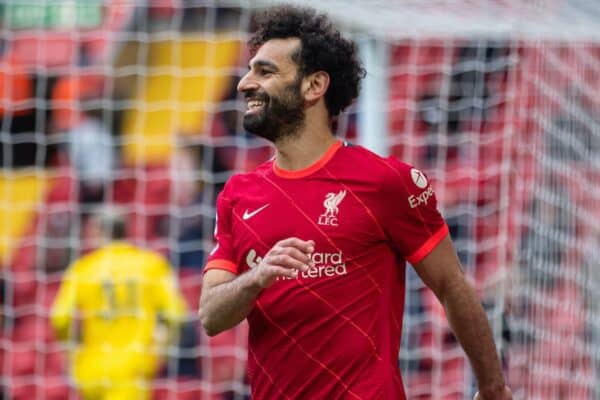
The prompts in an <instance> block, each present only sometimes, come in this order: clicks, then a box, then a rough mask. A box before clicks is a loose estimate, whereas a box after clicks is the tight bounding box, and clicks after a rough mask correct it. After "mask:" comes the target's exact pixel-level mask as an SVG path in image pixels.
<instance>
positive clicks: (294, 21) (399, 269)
mask: <svg viewBox="0 0 600 400" xmlns="http://www.w3.org/2000/svg"><path fill="white" fill-rule="evenodd" d="M257 27H258V29H257V31H256V33H255V34H254V36H253V37H252V39H251V41H250V48H251V51H252V55H253V56H252V59H251V60H250V64H249V71H248V73H247V74H246V75H245V76H244V77H243V78H242V79H241V81H240V82H239V85H238V90H239V91H240V92H242V93H243V94H244V96H245V98H246V101H247V105H248V109H247V111H246V113H245V115H244V126H245V128H246V130H248V131H249V132H251V133H254V134H256V135H258V136H262V137H264V138H266V139H268V140H270V141H272V142H273V144H274V145H275V150H276V154H275V157H274V159H273V160H270V161H268V162H266V163H265V164H263V165H262V166H260V167H259V168H258V169H257V170H255V171H254V172H252V173H249V174H242V175H235V176H233V177H232V178H231V179H230V180H229V181H228V182H227V184H226V186H225V188H224V190H223V191H222V192H221V194H220V195H219V198H218V200H217V226H216V229H215V240H216V242H217V243H216V246H215V248H214V249H213V251H212V252H211V254H210V256H209V260H208V263H207V265H206V267H205V274H204V280H203V287H202V296H201V300H200V311H199V313H200V319H201V322H202V325H203V326H204V328H205V330H206V332H207V333H208V334H209V335H215V334H217V333H219V332H222V331H224V330H226V329H229V328H231V327H233V326H235V325H237V324H238V323H239V322H240V321H242V320H243V319H245V318H247V320H248V323H249V329H250V330H249V348H248V364H249V376H250V381H251V389H252V397H253V399H255V400H261V399H269V400H270V399H327V400H330V399H365V400H376V399H394V400H396V399H405V398H406V396H405V394H404V390H403V385H402V379H401V376H400V371H399V369H398V351H399V348H400V335H401V330H402V315H403V309H404V289H405V262H406V261H409V262H410V263H411V264H412V265H413V266H414V268H415V270H416V271H417V272H418V273H419V275H420V276H421V278H422V279H423V281H424V282H425V283H426V284H427V285H428V286H429V287H430V288H431V289H432V290H433V291H434V292H435V294H436V295H437V297H438V298H439V299H440V301H441V303H442V304H443V305H444V307H445V309H446V313H447V316H448V319H449V321H450V323H451V325H452V327H453V329H454V332H455V333H456V335H457V337H458V339H459V341H460V342H461V344H462V345H463V347H464V349H465V351H466V353H467V355H468V356H469V358H470V360H471V363H472V365H473V369H474V371H475V375H476V376H477V379H478V385H479V390H480V393H479V394H478V395H477V396H476V397H477V398H478V399H481V400H487V399H502V400H506V399H511V393H510V390H509V389H508V388H507V387H506V386H505V383H504V378H503V375H502V372H501V367H500V362H499V360H498V357H497V355H496V348H495V345H494V342H493V340H492V334H491V332H490V329H489V326H488V323H487V319H486V316H485V314H484V312H483V309H482V307H481V305H480V304H479V301H478V300H477V298H476V296H475V294H474V292H473V290H472V289H471V288H470V287H469V285H468V284H467V282H466V280H465V278H464V275H463V273H462V269H461V266H460V264H459V261H458V258H457V256H456V252H455V250H454V247H453V245H452V242H451V240H450V238H449V235H448V227H447V225H446V223H445V222H444V219H443V218H442V216H441V215H440V213H439V212H438V210H437V202H436V199H435V193H434V191H433V188H432V187H431V185H430V183H429V182H428V180H427V178H426V176H425V175H424V174H423V173H422V172H421V171H419V170H418V169H416V168H413V167H412V166H409V165H407V164H404V163H402V162H400V161H398V160H396V159H395V158H392V157H390V158H382V157H380V156H378V155H376V154H374V153H372V152H370V151H368V150H366V149H364V148H362V147H360V146H352V145H350V144H348V143H345V142H342V141H340V140H338V139H337V138H336V137H335V136H334V134H333V132H332V128H331V126H332V121H333V119H334V118H336V117H337V116H338V115H339V113H340V112H341V111H342V110H343V109H344V108H346V107H347V106H348V105H349V104H350V103H351V102H352V101H353V100H354V99H355V98H356V97H357V95H358V91H359V84H360V80H361V79H362V78H363V76H364V70H363V68H362V66H361V63H360V61H359V60H358V57H357V51H356V46H355V45H354V43H353V42H351V41H349V40H346V39H345V38H343V37H342V36H341V34H340V33H339V31H338V30H337V29H336V28H335V27H334V26H333V25H332V24H331V22H330V21H329V19H328V18H327V17H326V16H324V15H319V14H317V13H315V12H314V10H311V9H305V8H294V7H278V8H273V9H269V10H267V11H266V12H265V13H264V14H262V15H261V17H260V18H259V19H258V24H257Z"/></svg>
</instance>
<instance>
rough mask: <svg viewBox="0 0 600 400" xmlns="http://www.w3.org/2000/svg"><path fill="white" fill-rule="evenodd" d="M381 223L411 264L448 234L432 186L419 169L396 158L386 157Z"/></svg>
mask: <svg viewBox="0 0 600 400" xmlns="http://www.w3.org/2000/svg"><path fill="white" fill-rule="evenodd" d="M386 162H387V165H388V167H389V168H388V171H387V172H386V174H385V179H384V183H383V188H382V198H383V199H385V200H384V202H383V211H382V218H381V221H382V225H383V227H384V230H385V232H386V234H387V235H388V237H389V238H390V239H391V240H392V242H393V244H394V247H395V248H396V249H397V250H398V251H399V252H400V254H402V255H403V256H404V258H406V260H407V261H408V262H410V263H412V264H414V263H417V262H419V261H421V260H422V259H423V258H425V256H427V255H428V254H429V253H430V252H431V250H433V249H434V248H435V247H436V246H437V245H438V244H439V243H440V242H441V241H442V239H444V238H445V237H446V236H447V235H448V226H447V225H446V222H445V221H444V218H443V217H442V215H441V214H440V212H439V211H438V208H437V199H436V196H435V192H434V190H433V186H432V185H431V183H430V181H429V179H428V178H427V176H426V175H425V174H424V173H423V172H422V171H420V170H418V169H416V168H414V167H412V166H410V165H408V164H404V163H401V162H400V161H398V160H397V159H395V158H388V159H387V160H386Z"/></svg>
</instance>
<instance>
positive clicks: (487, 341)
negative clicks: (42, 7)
mask: <svg viewBox="0 0 600 400" xmlns="http://www.w3.org/2000/svg"><path fill="white" fill-rule="evenodd" d="M414 268H415V270H416V271H417V273H418V274H419V276H420V277H421V279H422V280H423V282H424V283H425V284H426V285H427V286H428V287H429V288H430V289H431V290H433V292H434V293H435V295H436V296H437V298H438V299H439V301H440V302H441V303H442V305H443V306H444V309H445V310H446V316H447V318H448V321H449V322H450V326H451V327H452V330H453V331H454V334H455V335H456V337H457V338H458V340H459V342H460V344H461V345H462V347H463V349H464V350H465V352H466V353H467V356H468V357H469V360H470V361H471V365H472V367H473V370H474V372H475V376H476V377H477V382H478V385H479V393H478V395H477V396H476V399H478V400H488V399H489V400H496V399H502V400H507V399H512V395H511V392H510V389H508V387H507V386H506V384H505V382H504V376H503V374H502V367H501V365H500V360H499V359H498V355H497V352H496V346H495V343H494V339H493V336H492V331H491V329H490V326H489V324H488V320H487V317H486V315H485V312H484V310H483V307H482V306H481V304H480V302H479V300H478V298H477V296H476V294H475V292H474V290H473V289H472V288H471V286H470V285H469V283H468V282H467V280H466V279H465V276H464V273H463V271H462V268H461V266H460V261H459V260H458V257H457V255H456V251H455V250H454V246H453V245H452V241H451V240H450V237H449V236H446V238H444V239H443V240H442V241H441V242H440V243H439V244H438V245H437V246H436V247H435V248H434V249H433V250H432V251H431V253H429V254H428V255H427V256H426V257H425V258H424V259H423V260H421V261H419V262H417V263H415V264H414Z"/></svg>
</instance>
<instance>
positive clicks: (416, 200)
mask: <svg viewBox="0 0 600 400" xmlns="http://www.w3.org/2000/svg"><path fill="white" fill-rule="evenodd" d="M410 177H411V178H412V181H413V183H414V184H415V186H416V187H418V188H419V189H425V188H427V189H425V190H424V191H422V192H421V193H419V194H417V195H414V194H411V195H410V196H408V204H409V205H410V208H416V207H418V206H420V205H421V204H425V205H427V203H428V202H429V199H431V197H433V187H432V186H429V187H428V186H427V185H428V184H429V182H427V178H426V177H425V174H424V173H423V172H421V171H419V170H418V169H416V168H413V169H411V170H410Z"/></svg>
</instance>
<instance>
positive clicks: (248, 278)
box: [199, 238, 315, 336]
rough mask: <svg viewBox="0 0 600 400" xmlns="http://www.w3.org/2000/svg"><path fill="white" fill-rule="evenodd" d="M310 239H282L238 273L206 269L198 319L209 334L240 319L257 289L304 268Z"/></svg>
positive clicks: (213, 333) (251, 301)
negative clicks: (248, 267)
mask: <svg viewBox="0 0 600 400" xmlns="http://www.w3.org/2000/svg"><path fill="white" fill-rule="evenodd" d="M314 246H315V244H314V242H313V241H312V240H311V241H304V240H301V239H298V238H288V239H284V240H282V241H280V242H278V243H277V244H275V246H273V248H272V249H271V250H269V252H268V253H267V254H266V255H265V257H264V258H263V259H262V260H261V261H260V263H259V264H258V266H256V267H255V268H252V269H251V270H249V271H246V272H244V273H243V274H241V275H235V274H233V273H231V272H229V271H225V270H219V269H212V270H209V271H206V273H205V274H204V278H203V280H202V293H201V295H200V310H199V315H200V322H201V323H202V326H203V327H204V330H205V331H206V333H207V334H208V335H209V336H213V335H216V334H218V333H220V332H222V331H224V330H227V329H229V328H232V327H234V326H235V325H237V324H238V323H239V322H241V321H242V320H243V319H244V318H246V316H247V315H248V313H249V312H250V310H252V307H253V306H254V301H255V300H256V297H257V296H258V295H259V293H260V292H261V291H262V290H263V289H264V288H267V287H269V286H271V285H272V284H273V282H275V280H276V279H277V278H279V277H287V278H294V277H296V276H297V274H298V271H306V270H307V269H308V267H309V263H310V254H311V253H312V252H314Z"/></svg>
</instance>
